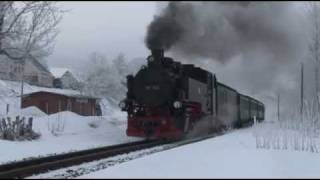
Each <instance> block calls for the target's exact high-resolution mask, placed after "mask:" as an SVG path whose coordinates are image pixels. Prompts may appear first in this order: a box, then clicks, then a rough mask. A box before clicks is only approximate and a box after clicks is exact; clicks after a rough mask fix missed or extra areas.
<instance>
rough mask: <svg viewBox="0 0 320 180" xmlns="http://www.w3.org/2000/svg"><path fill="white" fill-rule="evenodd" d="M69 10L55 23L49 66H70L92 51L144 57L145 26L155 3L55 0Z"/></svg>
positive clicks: (111, 55)
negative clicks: (55, 36)
mask: <svg viewBox="0 0 320 180" xmlns="http://www.w3.org/2000/svg"><path fill="white" fill-rule="evenodd" d="M59 5H60V6H61V7H63V8H64V9H67V10H70V11H69V12H67V13H66V14H65V15H64V18H63V20H62V21H61V23H60V24H59V29H60V33H59V35H58V37H57V39H56V42H55V48H54V51H53V54H52V55H50V56H49V57H47V61H48V64H49V66H56V67H63V66H67V67H70V66H73V65H76V64H78V62H81V61H83V60H85V59H86V58H87V57H88V55H89V54H90V53H91V52H93V51H98V52H102V53H104V54H105V55H107V57H110V58H112V57H114V56H116V55H117V54H118V53H120V52H122V53H124V54H125V56H126V57H127V58H128V59H132V58H135V57H143V56H146V55H147V54H148V53H149V52H148V50H147V48H145V45H144V37H145V33H146V29H147V25H148V24H149V23H150V21H151V20H152V18H153V16H154V15H155V13H156V2H89V1H87V2H59Z"/></svg>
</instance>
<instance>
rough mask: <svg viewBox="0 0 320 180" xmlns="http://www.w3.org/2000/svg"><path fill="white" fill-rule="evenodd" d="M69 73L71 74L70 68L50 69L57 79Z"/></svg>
mask: <svg viewBox="0 0 320 180" xmlns="http://www.w3.org/2000/svg"><path fill="white" fill-rule="evenodd" d="M67 71H69V72H70V70H69V69H68V68H57V67H55V68H50V72H51V73H52V75H53V76H54V77H55V78H61V77H62V76H63V75H64V74H65V73H66V72H67Z"/></svg>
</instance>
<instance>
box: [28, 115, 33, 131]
mask: <svg viewBox="0 0 320 180" xmlns="http://www.w3.org/2000/svg"><path fill="white" fill-rule="evenodd" d="M32 121H33V118H32V117H30V118H29V122H28V131H29V132H31V131H32Z"/></svg>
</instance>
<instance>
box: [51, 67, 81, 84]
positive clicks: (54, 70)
mask: <svg viewBox="0 0 320 180" xmlns="http://www.w3.org/2000/svg"><path fill="white" fill-rule="evenodd" d="M50 72H51V74H52V75H53V76H54V77H55V78H61V77H62V76H63V75H65V74H66V73H67V72H69V73H70V74H72V76H73V77H74V78H75V79H76V80H77V81H78V82H83V81H84V80H83V77H81V74H80V73H79V72H78V71H76V70H74V69H69V68H60V67H52V68H50Z"/></svg>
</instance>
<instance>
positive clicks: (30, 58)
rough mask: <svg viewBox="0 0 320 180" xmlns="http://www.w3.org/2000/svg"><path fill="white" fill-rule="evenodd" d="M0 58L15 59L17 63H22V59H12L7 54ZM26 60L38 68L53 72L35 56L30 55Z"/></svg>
mask: <svg viewBox="0 0 320 180" xmlns="http://www.w3.org/2000/svg"><path fill="white" fill-rule="evenodd" d="M0 59H3V60H8V61H13V62H15V63H21V62H22V60H14V59H10V58H8V57H7V56H5V55H0ZM26 61H28V62H31V63H32V64H33V65H35V66H36V67H37V68H39V69H40V70H42V71H44V72H46V73H49V74H51V72H50V71H49V70H48V69H47V68H46V67H45V66H44V65H43V64H41V63H40V62H39V61H38V60H37V59H36V58H35V57H33V56H29V58H27V59H26Z"/></svg>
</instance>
